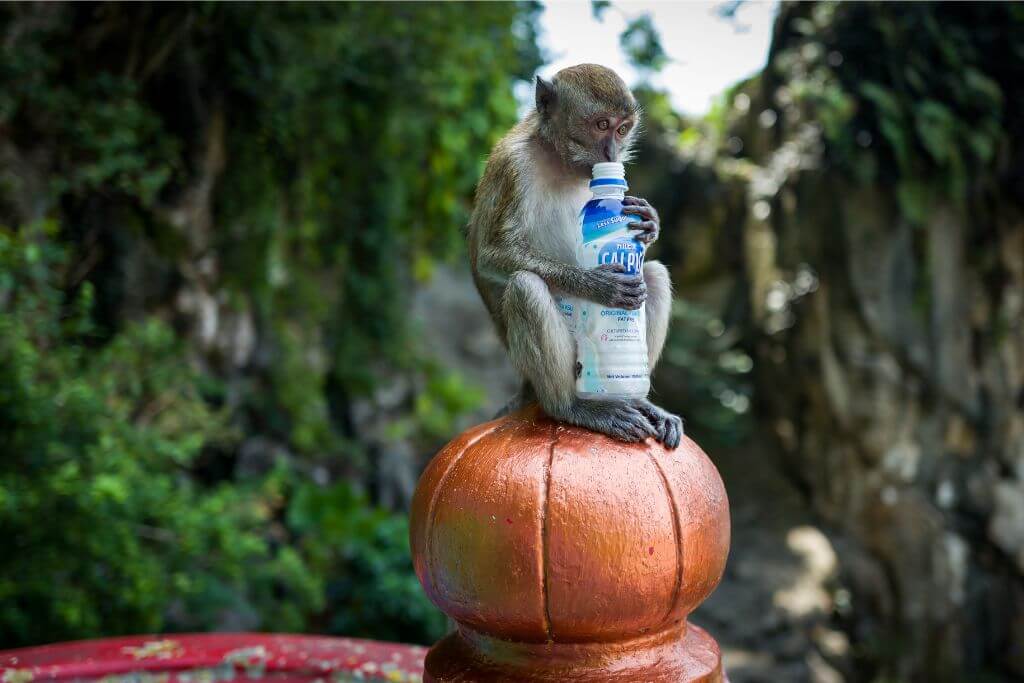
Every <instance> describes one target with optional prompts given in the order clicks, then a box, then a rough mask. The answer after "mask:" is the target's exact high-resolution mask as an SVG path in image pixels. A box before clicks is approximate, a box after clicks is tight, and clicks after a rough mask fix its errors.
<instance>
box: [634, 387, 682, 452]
mask: <svg viewBox="0 0 1024 683" xmlns="http://www.w3.org/2000/svg"><path fill="white" fill-rule="evenodd" d="M633 405H634V406H636V409H637V410H639V411H640V412H641V413H643V415H644V417H646V418H647V420H648V421H649V422H650V423H651V426H653V427H654V429H655V432H656V434H655V436H656V438H657V439H658V441H660V442H662V443H663V444H665V448H667V449H669V450H674V449H675V447H676V446H678V445H679V440H680V439H682V437H683V419H682V418H681V417H679V416H678V415H673V414H672V413H670V412H668V411H667V410H665V409H664V408H659V407H658V406H656V405H654V404H653V403H651V402H650V401H648V400H647V399H646V398H641V399H637V400H636V401H635V402H634V404H633Z"/></svg>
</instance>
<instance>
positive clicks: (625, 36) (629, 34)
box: [619, 14, 668, 71]
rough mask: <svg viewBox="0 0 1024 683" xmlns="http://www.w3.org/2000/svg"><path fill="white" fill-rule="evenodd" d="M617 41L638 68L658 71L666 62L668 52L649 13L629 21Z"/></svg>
mask: <svg viewBox="0 0 1024 683" xmlns="http://www.w3.org/2000/svg"><path fill="white" fill-rule="evenodd" d="M619 42H620V44H621V45H622V50H623V52H625V53H626V56H627V57H628V58H629V61H630V62H632V63H633V66H635V67H637V68H638V69H641V70H649V71H660V70H661V69H662V68H663V67H664V66H665V64H667V63H668V54H667V53H666V52H665V48H664V47H663V46H662V44H661V36H660V35H659V34H658V30H657V29H656V28H654V21H653V20H652V19H651V16H650V15H649V14H644V15H641V16H639V17H637V18H636V19H633V20H632V21H630V22H629V25H628V26H626V30H625V31H623V32H622V35H621V36H620V37H619Z"/></svg>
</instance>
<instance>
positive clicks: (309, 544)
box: [287, 483, 446, 642]
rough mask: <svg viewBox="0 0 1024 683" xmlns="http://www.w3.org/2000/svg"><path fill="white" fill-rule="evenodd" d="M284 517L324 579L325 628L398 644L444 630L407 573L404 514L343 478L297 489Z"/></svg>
mask: <svg viewBox="0 0 1024 683" xmlns="http://www.w3.org/2000/svg"><path fill="white" fill-rule="evenodd" d="M287 521H288V525H289V527H290V528H292V529H294V530H295V532H296V534H297V535H298V547H299V548H300V549H301V551H302V552H304V553H305V554H308V555H309V557H310V558H311V560H310V564H311V566H312V568H313V569H314V570H315V571H316V572H317V573H318V574H319V575H321V576H326V577H328V578H327V579H326V601H325V605H324V607H325V613H326V614H327V615H329V616H328V621H327V623H326V625H325V626H326V628H327V630H328V631H330V632H331V633H337V634H345V635H350V636H361V637H370V638H379V639H384V640H392V641H398V642H408V641H421V642H431V641H433V640H434V639H436V638H438V637H440V636H441V635H442V634H443V633H444V631H445V628H446V621H445V616H444V615H443V614H442V613H441V612H440V611H438V610H437V608H435V607H434V606H433V605H431V604H430V602H428V601H427V599H426V597H425V596H424V595H423V589H422V588H421V587H420V585H419V582H418V581H417V580H416V576H415V575H414V574H413V572H412V562H411V560H410V558H409V551H408V544H409V524H408V521H407V520H406V519H405V518H403V517H400V516H397V515H393V514H389V513H387V512H384V511H382V510H379V509H375V508H372V507H370V506H368V505H367V501H366V500H365V499H363V498H362V497H361V496H359V495H358V494H356V493H355V492H354V491H353V490H352V488H351V487H350V486H349V485H348V484H344V483H341V484H336V485H334V486H331V487H328V488H320V487H316V486H313V485H309V484H306V485H304V486H302V487H301V488H299V489H298V490H297V492H296V493H295V495H294V497H293V498H292V502H291V504H290V506H289V508H288V514H287ZM338 567H343V568H345V570H344V571H341V572H338V571H337V568H338Z"/></svg>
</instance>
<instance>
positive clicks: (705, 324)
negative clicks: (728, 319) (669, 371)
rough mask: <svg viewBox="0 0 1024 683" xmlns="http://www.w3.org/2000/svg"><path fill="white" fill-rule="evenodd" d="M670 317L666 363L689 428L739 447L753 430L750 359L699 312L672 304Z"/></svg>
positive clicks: (683, 304) (732, 336) (720, 326)
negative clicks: (680, 394) (681, 392)
mask: <svg viewBox="0 0 1024 683" xmlns="http://www.w3.org/2000/svg"><path fill="white" fill-rule="evenodd" d="M672 317H673V327H672V336H671V337H670V338H669V343H668V346H667V348H666V349H665V352H664V355H665V359H664V361H665V363H667V364H669V365H671V366H673V368H674V369H675V371H676V372H677V373H678V374H679V379H678V381H677V382H674V384H676V385H678V386H681V387H683V388H684V390H685V392H686V397H685V399H686V400H685V401H681V404H682V405H684V406H686V411H687V412H686V413H685V415H684V416H685V417H686V420H687V423H688V424H689V425H690V426H691V428H693V427H696V429H697V430H698V431H699V432H700V433H701V434H702V435H706V436H707V438H709V439H712V440H714V441H715V442H717V443H719V444H723V445H725V446H735V445H736V444H738V443H742V442H743V440H744V439H745V438H746V437H747V436H748V435H749V434H750V428H751V399H752V394H753V384H752V381H751V379H750V371H751V370H752V369H753V367H754V364H753V360H752V359H751V358H750V356H749V355H747V354H746V353H745V352H744V351H742V350H741V349H739V348H737V345H736V336H735V332H733V331H729V330H727V329H726V327H725V325H724V323H723V322H722V321H721V320H720V319H718V318H717V317H715V316H714V315H712V314H711V313H709V312H708V311H706V310H705V309H703V308H702V307H700V306H698V305H695V304H690V303H687V302H685V301H683V300H679V301H675V302H673V308H672Z"/></svg>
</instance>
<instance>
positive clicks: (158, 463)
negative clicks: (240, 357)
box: [0, 227, 267, 644]
mask: <svg viewBox="0 0 1024 683" xmlns="http://www.w3.org/2000/svg"><path fill="white" fill-rule="evenodd" d="M54 232H55V231H54V230H53V228H52V227H46V228H40V227H36V228H31V229H25V230H23V231H22V232H20V233H12V232H10V231H8V230H4V231H3V232H0V272H2V273H3V279H2V280H0V302H3V303H2V306H0V375H2V376H0V425H2V427H0V451H2V452H3V454H4V457H3V459H2V460H0V530H2V533H3V537H4V539H5V547H6V550H5V552H4V553H2V554H0V605H2V607H0V633H2V634H3V635H2V637H0V640H2V641H3V642H4V643H7V644H15V643H19V642H38V641H49V640H58V639H66V638H74V637H79V636H82V635H88V634H94V633H98V632H109V633H117V632H125V631H135V630H142V631H147V630H154V629H157V628H159V627H160V625H161V624H162V621H163V611H164V609H165V608H166V606H167V605H168V604H169V603H170V602H171V601H172V600H176V599H183V600H186V601H188V600H190V599H193V598H197V597H198V596H200V595H202V594H207V593H209V592H210V591H211V590H212V589H213V586H214V585H215V584H218V583H230V582H232V581H238V580H240V579H241V578H242V577H243V576H244V573H245V568H246V565H247V563H249V562H251V561H253V560H254V559H266V555H267V550H266V547H265V544H264V542H263V540H262V539H261V537H260V535H259V533H258V526H259V524H260V523H262V522H263V521H265V516H264V515H262V514H261V513H260V510H259V509H258V508H257V507H254V506H253V505H252V504H251V502H250V501H247V500H246V498H245V497H244V496H243V495H242V494H240V493H239V492H237V491H233V490H231V489H230V488H229V487H216V488H213V489H210V490H202V489H201V488H200V487H199V486H198V485H196V483H194V482H193V481H191V480H190V479H189V478H188V477H185V476H183V473H184V472H185V471H186V468H187V467H188V466H189V465H190V463H192V462H193V461H194V460H195V458H196V457H197V456H198V455H199V452H200V449H201V448H202V446H203V444H204V443H206V442H209V441H215V440H217V439H219V438H223V436H224V425H223V420H222V419H221V416H219V415H217V414H216V413H215V412H213V411H211V409H210V408H209V407H208V406H207V404H206V403H205V402H204V401H203V400H202V397H201V396H199V395H198V392H197V391H196V386H195V382H194V376H193V374H192V373H191V372H190V371H189V370H188V369H187V368H183V367H182V366H181V364H180V362H179V359H178V349H177V348H176V342H175V339H174V335H173V334H172V332H171V330H170V329H169V328H168V327H167V326H166V325H164V324H162V323H160V322H159V321H157V320H152V319H151V320H147V321H141V322H139V323H137V324H133V325H131V326H129V327H128V328H126V329H125V330H124V331H123V332H121V333H120V334H118V335H117V336H116V337H114V338H113V339H111V340H110V341H109V343H107V344H105V345H104V346H103V347H101V348H98V349H95V348H90V346H91V344H93V343H95V329H94V328H93V327H92V325H91V323H90V321H89V308H90V305H89V300H90V298H91V296H92V295H91V288H90V287H88V286H85V287H83V288H82V289H81V290H80V291H79V292H78V294H77V296H75V297H74V298H68V297H66V296H65V295H64V294H63V293H62V292H61V290H60V289H59V288H58V285H59V284H60V282H59V276H60V274H61V266H62V265H63V264H64V263H66V251H65V250H64V249H63V248H61V247H59V246H58V245H56V244H55V243H54V242H53V240H52V237H53V234H54ZM190 558H204V559H203V561H202V562H196V561H195V560H192V559H190ZM209 607H214V606H213V605H210V606H209Z"/></svg>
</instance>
